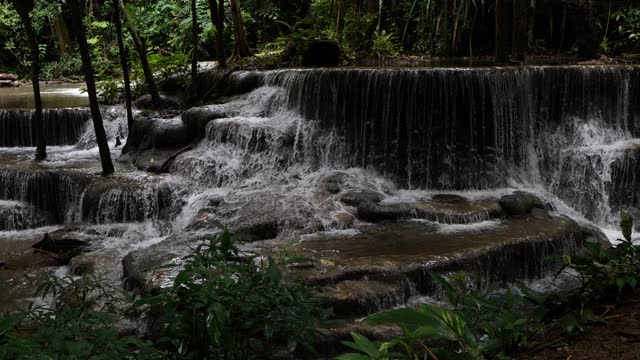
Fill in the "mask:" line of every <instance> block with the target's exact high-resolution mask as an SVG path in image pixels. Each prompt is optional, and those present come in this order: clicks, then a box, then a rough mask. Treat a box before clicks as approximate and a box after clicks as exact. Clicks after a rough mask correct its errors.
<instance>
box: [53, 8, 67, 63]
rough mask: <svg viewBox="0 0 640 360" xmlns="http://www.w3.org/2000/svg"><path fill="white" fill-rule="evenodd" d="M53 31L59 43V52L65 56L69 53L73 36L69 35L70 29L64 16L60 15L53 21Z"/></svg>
mask: <svg viewBox="0 0 640 360" xmlns="http://www.w3.org/2000/svg"><path fill="white" fill-rule="evenodd" d="M53 29H54V32H55V34H56V40H57V43H58V52H60V54H65V53H66V52H67V47H68V46H69V43H70V42H71V35H70V34H69V29H68V28H67V24H65V22H64V17H63V16H62V14H58V15H57V16H56V18H55V20H54V21H53Z"/></svg>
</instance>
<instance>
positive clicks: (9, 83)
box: [0, 80, 20, 88]
mask: <svg viewBox="0 0 640 360" xmlns="http://www.w3.org/2000/svg"><path fill="white" fill-rule="evenodd" d="M18 86H20V83H19V82H17V81H11V80H0V88H3V87H18Z"/></svg>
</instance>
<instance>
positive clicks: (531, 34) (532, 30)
mask: <svg viewBox="0 0 640 360" xmlns="http://www.w3.org/2000/svg"><path fill="white" fill-rule="evenodd" d="M530 1H531V2H530V4H529V20H528V21H529V24H528V25H529V29H528V32H527V38H528V39H527V41H528V42H529V49H536V0H530Z"/></svg>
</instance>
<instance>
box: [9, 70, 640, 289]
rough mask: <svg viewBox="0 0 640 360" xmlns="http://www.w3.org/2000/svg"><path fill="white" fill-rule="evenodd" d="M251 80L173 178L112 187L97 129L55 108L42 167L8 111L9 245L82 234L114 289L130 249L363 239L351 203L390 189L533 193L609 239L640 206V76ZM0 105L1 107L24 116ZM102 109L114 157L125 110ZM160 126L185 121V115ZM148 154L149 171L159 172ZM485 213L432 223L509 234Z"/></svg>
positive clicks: (446, 230)
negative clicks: (227, 241) (211, 237)
mask: <svg viewBox="0 0 640 360" xmlns="http://www.w3.org/2000/svg"><path fill="white" fill-rule="evenodd" d="M249 75H251V76H259V77H260V79H261V84H262V85H261V86H259V87H258V88H256V89H254V90H252V91H251V92H249V93H246V94H242V95H238V96H235V97H233V98H231V99H230V100H229V101H228V102H226V103H224V104H219V105H208V106H205V107H203V108H202V110H203V111H205V112H208V113H216V114H223V116H218V117H219V119H217V120H214V121H211V122H209V123H208V125H206V128H204V129H203V133H202V136H201V138H202V140H201V141H198V142H197V143H196V144H195V146H194V148H193V149H192V150H189V151H186V152H184V153H182V154H180V155H179V156H177V158H176V159H175V161H174V162H173V163H172V165H171V167H170V173H169V174H162V175H156V174H151V173H147V172H144V171H141V170H138V169H136V168H135V167H134V166H133V165H132V164H131V163H130V162H124V161H119V162H117V172H116V175H115V176H114V177H113V178H112V179H101V178H100V177H99V176H98V174H99V172H100V169H99V163H98V157H97V154H98V153H97V149H96V147H95V136H94V135H93V130H92V128H91V122H90V121H87V120H88V119H89V117H90V116H89V115H88V113H86V110H77V109H74V110H68V109H67V110H50V111H51V113H50V115H49V116H48V117H46V118H47V120H48V123H49V125H48V127H49V129H51V132H50V134H51V135H50V137H49V143H50V145H52V146H50V147H49V150H48V152H49V158H48V160H47V161H45V162H43V163H39V164H34V163H32V162H31V161H30V158H31V156H32V154H33V152H34V148H32V147H31V146H32V145H33V141H32V137H31V132H32V130H31V128H30V113H29V112H25V111H15V110H11V111H8V110H7V111H2V110H0V199H2V200H0V215H2V216H3V219H0V247H2V243H3V241H5V243H7V244H8V243H9V240H11V243H12V244H13V243H14V242H15V241H20V240H21V239H24V241H32V240H33V233H34V232H40V233H44V232H47V231H50V229H51V228H44V230H38V228H41V227H42V226H49V227H51V226H63V225H64V226H70V225H73V226H77V227H78V228H79V229H80V230H78V231H79V232H82V233H83V234H84V236H86V237H87V238H90V241H91V250H92V251H93V252H94V253H95V254H98V255H100V256H104V258H105V259H107V260H105V262H104V263H103V264H108V265H105V267H107V268H105V269H102V270H103V272H104V273H105V274H106V275H107V276H108V277H111V278H113V279H120V278H121V277H122V276H123V269H122V266H121V262H122V258H123V257H124V256H125V255H127V254H129V253H130V252H132V251H140V250H141V249H147V248H162V249H164V251H165V252H167V253H169V252H172V251H173V253H175V254H173V253H172V254H173V255H175V256H178V255H180V252H181V251H184V244H185V242H186V243H188V241H189V239H194V238H197V237H198V236H202V235H203V234H209V233H211V232H214V231H218V229H219V228H220V225H224V226H228V227H231V228H234V229H238V231H239V233H242V234H246V236H248V237H249V238H251V239H252V240H265V239H266V240H270V239H274V238H275V239H276V240H277V241H275V242H272V241H266V242H261V243H260V245H258V244H257V243H251V244H250V245H247V248H248V249H255V248H260V247H269V246H272V247H275V248H279V247H281V246H283V245H282V244H286V243H287V242H291V241H293V242H295V241H298V240H300V239H301V238H302V239H304V236H309V234H314V233H320V234H323V235H322V236H325V235H326V234H329V233H331V232H339V234H340V236H346V237H349V236H351V235H354V236H356V237H357V235H355V234H358V233H360V231H361V229H359V226H360V225H363V224H364V223H365V221H362V220H361V219H357V218H356V219H354V217H357V214H354V208H353V207H351V206H349V205H347V204H345V202H343V201H341V198H340V197H339V196H338V195H340V194H342V195H344V193H345V191H346V190H358V191H365V190H366V191H370V192H374V193H376V194H380V195H381V196H382V197H383V198H384V199H383V200H382V202H381V204H383V205H384V206H391V205H394V204H395V205H403V204H412V203H416V202H420V201H424V199H427V200H428V199H432V198H434V195H437V194H442V193H447V194H458V195H461V196H463V197H465V198H466V199H467V200H469V201H483V200H485V199H492V198H498V197H500V196H502V195H505V194H511V193H513V192H514V191H515V190H526V191H528V192H531V193H534V194H538V195H539V196H541V197H542V198H544V200H545V201H546V202H548V203H549V204H550V206H551V207H552V208H553V209H554V212H553V213H554V214H564V215H567V216H569V217H571V218H573V219H575V220H577V221H579V222H581V223H585V224H593V225H595V226H597V227H599V228H602V229H604V231H605V233H606V234H607V235H608V236H609V237H610V238H611V240H615V239H616V238H617V237H618V236H619V233H617V232H616V228H617V222H618V214H619V212H620V210H623V209H624V210H628V211H632V212H635V213H638V210H639V208H640V207H639V205H638V204H639V203H640V163H639V162H640V68H636V67H527V68H517V69H500V68H497V69H496V68H487V69H463V68H461V69H396V70H377V69H349V70H280V71H271V72H258V73H238V74H237V75H236V76H238V77H243V76H249ZM0 98H3V100H2V101H0V107H13V106H14V105H9V106H3V105H2V104H5V105H6V104H7V103H11V104H15V103H16V102H15V101H14V100H12V99H8V101H7V100H6V98H4V95H3V94H2V93H0ZM75 100H76V99H74V100H73V101H75ZM65 104H67V103H66V102H65ZM68 106H71V107H75V106H77V104H76V103H73V104H71V103H69V105H68ZM65 107H66V106H65ZM103 114H105V126H106V129H107V134H108V136H109V141H110V146H111V148H112V156H113V158H114V159H118V158H120V155H121V149H120V148H116V147H115V139H116V137H123V138H124V137H126V136H127V129H126V120H125V115H124V111H123V109H122V107H118V106H116V107H111V108H105V109H103ZM155 121H156V122H157V124H163V125H162V126H165V127H174V128H175V127H180V126H182V121H181V119H180V117H177V118H170V119H162V120H160V119H157V120H155ZM157 126H161V125H157ZM153 154H154V153H153V152H151V155H150V158H151V159H150V162H154V161H161V160H160V155H158V159H157V160H156V159H155V155H153ZM336 184H337V185H336ZM332 186H337V187H338V189H337V190H335V191H334V190H333V188H332ZM336 194H338V195H336ZM340 196H341V195H340ZM5 214H8V215H5ZM482 214H483V213H481V215H479V216H477V217H465V219H470V220H468V221H453V220H446V219H445V220H442V221H439V220H435V223H434V220H433V219H431V218H430V219H427V220H424V219H423V220H421V221H427V222H429V224H431V225H429V226H430V229H432V231H435V233H438V234H450V235H449V236H451V237H455V238H460V239H464V238H465V235H464V234H465V232H467V233H468V234H475V235H473V236H468V237H466V238H467V240H468V239H476V238H478V236H477V234H479V233H480V234H482V233H483V232H485V231H491V230H493V231H502V230H500V229H501V228H500V227H501V226H503V222H502V221H501V220H500V219H496V218H493V217H492V215H490V213H489V212H487V213H486V214H487V215H482ZM443 219H444V218H443ZM434 224H435V227H433V226H432V225H434ZM247 229H248V230H247ZM412 229H413V228H412ZM433 229H435V230H433ZM496 229H498V230H496ZM367 231H368V230H367ZM394 231H396V230H394ZM398 231H400V230H398ZM411 231H414V230H411ZM523 231H524V230H523ZM349 232H351V233H350V234H351V235H349ZM461 232H462V235H460V233H461ZM399 233H401V232H399ZM259 234H261V235H262V238H260V239H257V238H255V237H256V236H258V235H259ZM400 236H401V235H400ZM438 236H441V235H438ZM443 239H444V237H443ZM263 244H266V245H263ZM5 253H6V251H5ZM0 254H3V252H2V251H0ZM0 260H2V259H0Z"/></svg>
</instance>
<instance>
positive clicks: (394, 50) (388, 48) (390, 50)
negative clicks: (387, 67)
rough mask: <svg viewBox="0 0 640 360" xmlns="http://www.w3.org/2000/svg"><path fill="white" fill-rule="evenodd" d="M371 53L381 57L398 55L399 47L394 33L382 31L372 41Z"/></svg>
mask: <svg viewBox="0 0 640 360" xmlns="http://www.w3.org/2000/svg"><path fill="white" fill-rule="evenodd" d="M371 49H372V50H373V51H375V52H376V53H378V54H379V55H383V56H397V55H399V54H400V49H401V45H400V43H399V41H398V37H397V36H396V34H395V33H387V32H385V31H384V30H383V31H382V33H380V34H379V35H378V36H376V38H375V39H374V40H373V47H372V48H371Z"/></svg>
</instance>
